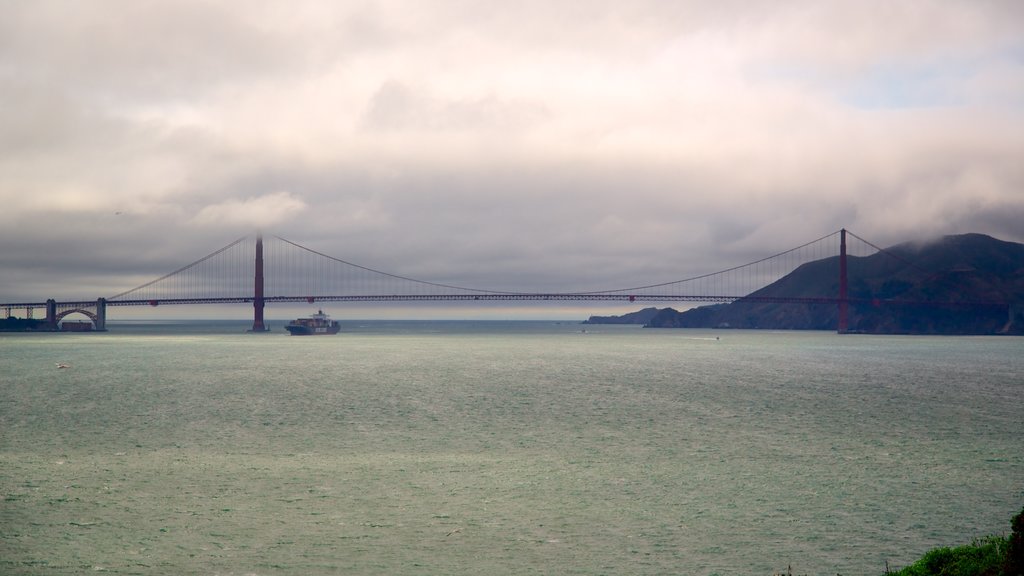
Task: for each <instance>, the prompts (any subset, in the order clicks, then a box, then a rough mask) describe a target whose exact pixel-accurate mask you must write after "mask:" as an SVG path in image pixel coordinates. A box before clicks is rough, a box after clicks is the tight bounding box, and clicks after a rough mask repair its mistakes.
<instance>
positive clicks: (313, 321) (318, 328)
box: [284, 310, 341, 336]
mask: <svg viewBox="0 0 1024 576" xmlns="http://www.w3.org/2000/svg"><path fill="white" fill-rule="evenodd" d="M284 329H285V330H287V331H288V333H289V334H291V335H292V336H321V335H326V334H337V333H338V330H341V324H338V321H337V320H331V317H330V316H328V315H327V314H324V311H323V310H319V311H317V313H316V314H313V315H311V316H310V317H309V318H298V319H296V320H292V321H291V322H289V323H288V325H287V326H285V327H284Z"/></svg>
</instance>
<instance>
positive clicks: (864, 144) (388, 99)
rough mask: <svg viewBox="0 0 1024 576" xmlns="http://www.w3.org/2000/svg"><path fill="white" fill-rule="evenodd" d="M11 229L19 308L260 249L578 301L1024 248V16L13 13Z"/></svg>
mask: <svg viewBox="0 0 1024 576" xmlns="http://www.w3.org/2000/svg"><path fill="white" fill-rule="evenodd" d="M0 210H2V214H3V216H4V218H3V225H2V226H0V247H2V249H0V302H3V301H10V300H18V299H24V298H29V299H33V300H35V299H45V298H46V297H56V298H61V297H75V298H77V297H86V298H92V297H96V296H106V295H110V294H114V293H117V292H120V291H122V290H124V289H127V288H131V287H132V286H134V285H137V284H139V283H140V282H139V281H138V280H139V279H140V278H143V279H148V278H154V277H157V276H160V275H162V274H164V273H166V272H168V271H170V270H174V269H176V268H178V267H180V266H182V265H184V264H187V263H189V262H192V261H193V260H196V259H197V258H199V257H201V256H204V255H206V254H208V253H210V252H212V251H213V250H215V249H217V248H219V247H221V246H223V245H225V244H227V243H229V242H231V241H232V240H234V239H235V238H238V237H240V236H243V235H245V234H247V233H250V232H252V231H254V230H255V229H256V228H262V229H263V231H264V232H265V233H267V234H276V235H279V236H283V237H285V238H288V239H290V240H293V241H296V242H299V243H301V244H304V245H306V246H309V247H311V248H314V249H316V250H319V251H321V252H324V253H326V254H330V255H332V256H336V257H339V258H343V259H345V260H349V261H353V262H357V263H360V264H364V265H367V266H371V267H373V268H378V269H382V270H386V271H390V272H394V273H397V274H402V275H409V276H414V277H417V278H422V279H424V280H431V281H437V282H443V283H454V284H459V285H468V286H480V287H494V288H501V287H504V286H510V285H514V286H515V287H516V288H520V289H529V286H528V285H530V284H533V283H535V285H536V286H537V287H538V288H540V287H543V288H544V289H561V290H565V291H570V290H585V289H604V288H609V287H618V286H621V287H626V286H632V285H637V284H645V283H653V282H660V281H667V280H673V279H677V278H683V277H687V276H692V275H694V274H699V273H704V272H710V271H714V270H719V269H723V268H726V267H729V266H732V265H736V264H742V263H744V262H748V261H751V260H754V259H757V258H760V257H763V256H766V255H769V254H771V253H775V252H778V251H781V250H785V249H788V248H791V247H793V246H796V245H799V244H802V243H804V242H807V241H809V240H813V239H814V238H818V237H820V236H823V235H825V234H828V233H830V232H833V231H835V230H838V229H839V228H841V227H846V228H848V229H850V230H853V231H854V232H856V233H857V234H858V235H860V236H862V237H864V238H866V239H869V240H871V241H873V242H875V243H878V244H880V245H890V244H894V243H897V242H901V241H905V240H909V239H915V238H920V237H924V236H933V235H942V234H952V233H962V232H982V233H986V234H990V235H992V236H996V237H998V238H1002V239H1005V240H1013V241H1018V242H1019V241H1024V2H1019V1H1017V0H1006V1H986V0H970V1H967V0H964V1H938V0H935V1H926V0H879V1H874V0H850V1H829V0H807V1H802V0H793V1H786V0H782V1H772V2H768V1H765V2H751V1H731V0H715V1H685V0H665V1H658V0H631V1H629V2H624V1H621V0H616V1H604V0H565V1H552V0H539V1H533V0H523V1H517V2H497V1H471V0H450V1H440V0H415V1H413V0H409V1H387V0H385V1H351V2H347V1H323V2H313V1H310V2H302V1H292V0H289V1H282V2H262V1H259V0H245V1H238V2H231V1H223V0H217V1H194V0H168V1H146V0H101V1H100V0H98V1H95V2H77V1H51V0H3V1H2V3H0Z"/></svg>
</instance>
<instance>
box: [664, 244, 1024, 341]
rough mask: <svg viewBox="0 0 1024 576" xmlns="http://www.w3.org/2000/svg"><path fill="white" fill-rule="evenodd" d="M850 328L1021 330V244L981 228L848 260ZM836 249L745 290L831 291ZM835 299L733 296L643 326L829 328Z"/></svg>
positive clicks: (768, 293)
mask: <svg viewBox="0 0 1024 576" xmlns="http://www.w3.org/2000/svg"><path fill="white" fill-rule="evenodd" d="M847 267H848V278H849V286H848V290H849V298H850V300H851V302H850V305H849V329H850V331H852V332H866V333H886V334H896V333H910V334H1024V244H1018V243H1014V242H1005V241H1002V240H997V239H995V238H992V237H990V236H986V235H983V234H962V235H956V236H945V237H943V238H941V239H939V240H936V241H932V242H927V243H911V242H908V243H904V244H899V245H896V246H893V247H891V248H888V249H887V250H886V251H885V252H879V253H876V254H873V255H871V256H867V257H863V258H858V257H853V256H851V257H849V258H848V260H847ZM838 278H839V257H838V256H835V257H831V258H827V259H824V260H818V261H815V262H810V263H808V264H805V265H803V266H801V267H799V268H797V269H796V270H794V271H793V272H792V273H790V274H789V275H787V276H785V277H783V278H781V279H779V280H778V281H777V282H775V283H773V284H771V285H769V286H766V287H765V288H763V289H761V290H758V291H757V292H754V293H753V294H751V296H759V297H783V296H785V297H794V296H798V297H810V298H815V297H820V298H835V297H836V296H837V295H838V293H839V280H838ZM837 322H838V310H837V307H836V305H835V304H825V303H823V304H777V303H765V302H745V301H742V300H740V301H737V302H733V303H730V304H717V305H713V306H703V307H699V308H695V309H692V310H687V311H685V312H678V311H676V310H673V309H671V308H666V309H663V310H660V311H659V312H658V314H657V315H655V316H654V317H653V318H652V319H651V321H650V322H648V323H647V326H648V327H656V328H673V327H685V328H765V329H786V330H835V329H836V326H837Z"/></svg>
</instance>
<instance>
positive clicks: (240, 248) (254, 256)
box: [0, 229, 898, 332]
mask: <svg viewBox="0 0 1024 576" xmlns="http://www.w3.org/2000/svg"><path fill="white" fill-rule="evenodd" d="M848 239H853V240H854V241H855V242H856V243H855V244H852V245H851V246H848ZM876 252H885V251H884V250H882V249H881V248H878V247H877V246H875V245H874V244H872V243H870V242H868V241H866V240H864V239H862V238H860V237H859V236H857V235H855V234H853V233H852V232H848V231H847V230H845V229H844V230H839V231H837V232H833V233H831V234H829V235H826V236H823V237H821V238H818V239H816V240H813V241H811V242H808V243H806V244H803V245H800V246H797V247H796V248H792V249H790V250H786V251H784V252H780V253H777V254H773V255H771V256H767V257H765V258H761V259H759V260H756V261H754V262H750V263H748V264H744V265H741V266H734V267H731V268H728V269H725V270H720V271H717V272H712V273H708V274H701V275H697V276H691V277H688V278H683V279H679V280H672V281H668V282H659V283H656V284H646V285H638V286H632V287H627V288H616V289H611V290H598V291H566V292H520V291H506V290H495V289H482V288H468V287H463V286H454V285H450V284H443V283H437V282H430V281H426V280H418V279H414V278H409V277H406V276H401V275H397V274H390V273H387V272H383V271H380V270H375V269H373V268H369V267H366V266H361V265H359V264H354V263H351V262H347V261H345V260H341V259H339V258H335V257H333V256H329V255H327V254H324V253H321V252H318V251H316V250H313V249H310V248H307V247H305V246H302V245H300V244H297V243H295V242H292V241H290V240H286V239H284V238H281V237H278V236H273V237H270V238H268V239H267V240H266V241H264V238H263V236H262V235H261V234H256V236H255V242H252V236H248V237H243V238H240V239H238V240H235V241H234V242H232V243H230V244H228V245H227V246H224V247H223V248H220V249H219V250H217V251H215V252H213V253H211V254H209V255H207V256H204V257H203V258H200V259H199V260H196V261H195V262H192V263H191V264H188V265H186V266H183V267H181V268H179V269H177V270H174V271H173V272H170V273H168V274H166V275H164V276H161V277H159V278H156V279H154V280H152V281H150V282H146V283H145V284H142V285H140V286H137V287H135V288H132V289H131V290H126V291H124V292H121V293H119V294H115V295H113V296H109V297H103V298H97V299H93V300H77V301H59V302H58V301H56V300H54V299H49V300H46V301H45V302H13V303H6V304H0V309H3V308H6V310H7V316H11V313H12V311H13V310H16V309H24V310H26V314H27V316H28V317H29V318H31V317H32V316H33V310H45V317H46V322H47V324H49V326H50V327H52V328H53V329H56V328H57V327H58V325H59V323H60V322H61V321H62V320H63V319H64V318H65V317H67V316H69V315H72V314H81V315H84V316H86V317H88V318H89V320H90V321H91V322H92V328H94V329H95V330H105V329H106V318H107V309H108V308H109V307H118V306H163V305H181V304H222V303H252V305H253V325H252V330H253V331H256V332H260V331H265V330H266V326H265V324H264V318H263V313H264V308H265V306H266V305H267V304H270V303H277V302H308V303H312V302H331V301H333V302H427V301H473V302H480V301H621V302H647V303H654V302H657V303H669V302H699V303H725V302H735V301H739V300H742V301H746V302H772V303H791V304H828V305H835V306H836V307H837V318H838V321H837V325H836V329H837V330H838V331H839V332H845V331H846V330H847V322H848V320H847V307H848V305H849V304H850V303H851V302H852V301H853V300H852V299H851V298H850V297H849V296H848V288H847V286H848V284H849V279H848V257H850V256H854V255H855V256H860V257H863V256H868V255H870V254H874V253H876ZM893 257H894V258H898V257H897V256H895V255H894V256H893ZM811 262H825V263H826V264H827V265H829V266H830V267H831V268H832V269H833V270H834V273H835V283H834V285H833V286H831V287H830V288H829V290H828V292H829V293H821V294H806V293H800V294H789V295H780V294H779V293H778V291H777V290H776V291H770V290H766V289H765V288H766V287H768V286H770V285H771V284H773V283H774V282H776V281H778V280H779V279H781V278H783V277H785V276H786V275H788V274H790V273H791V272H793V271H794V270H796V269H797V268H798V267H800V266H803V265H806V264H809V263H811Z"/></svg>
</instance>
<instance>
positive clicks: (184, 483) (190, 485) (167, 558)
mask: <svg viewBox="0 0 1024 576" xmlns="http://www.w3.org/2000/svg"><path fill="white" fill-rule="evenodd" d="M581 328H583V327H582V326H580V325H574V324H567V323H563V324H557V323H436V322H411V323H376V322H363V323H359V322H352V323H348V324H345V325H344V328H343V332H342V333H341V334H338V335H336V336H331V337H312V338H296V337H289V336H287V335H286V334H285V333H284V332H283V331H281V330H280V328H279V329H278V332H277V333H273V334H262V335H252V334H245V333H243V332H242V330H243V329H244V327H241V326H240V325H239V324H231V323H228V324H203V325H197V324H183V325H165V326H145V325H116V324H115V325H112V330H111V332H109V333H106V334H28V335H26V334H2V335H0V491H2V494H3V502H2V504H0V573H4V574H80V573H84V572H94V571H106V572H109V573H118V574H183V573H204V574H337V573H344V574H481V573H490V574H531V573H533V574H697V575H702V574H763V575H765V576H768V575H770V574H772V573H775V572H786V571H787V570H788V569H789V567H792V571H793V573H794V574H836V573H841V574H881V573H883V572H884V570H885V563H886V562H887V561H888V562H889V564H890V566H896V565H903V564H907V563H909V562H911V561H913V560H914V559H916V558H917V557H918V556H919V555H920V554H921V553H922V552H924V551H925V550H927V549H929V548H931V547H934V546H938V545H954V544H962V543H967V542H969V541H970V540H971V539H972V538H975V537H980V536H984V535H987V534H996V533H999V534H1002V533H1006V532H1008V531H1009V519H1010V517H1011V516H1012V515H1013V514H1015V513H1016V512H1018V511H1020V509H1021V507H1022V505H1024V339H1021V338H933V337H895V336H894V337H878V336H856V335H848V336H837V335H835V334H831V333H820V332H815V333H767V332H740V331H690V330H644V329H640V328H635V327H616V326H588V327H586V328H587V331H586V332H585V333H584V332H582V331H581ZM57 363H66V364H68V365H69V367H68V368H64V369H60V368H57V367H56V364H57Z"/></svg>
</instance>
